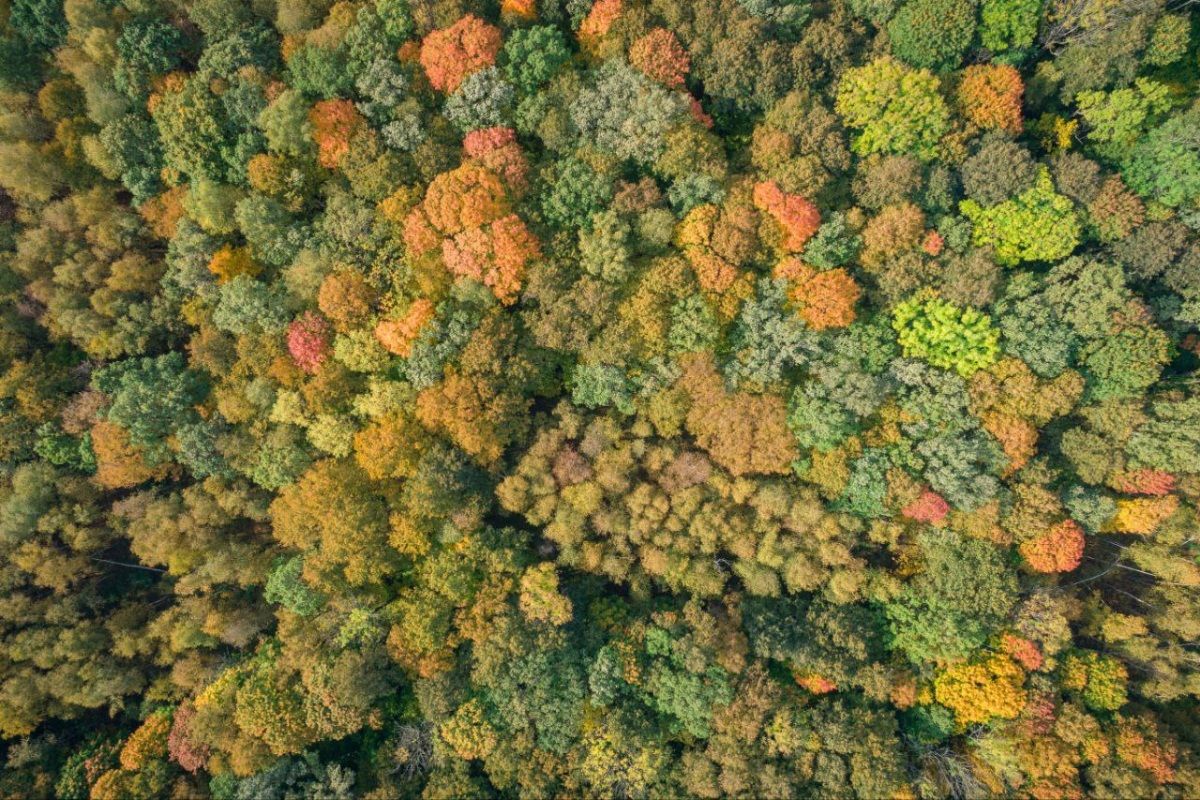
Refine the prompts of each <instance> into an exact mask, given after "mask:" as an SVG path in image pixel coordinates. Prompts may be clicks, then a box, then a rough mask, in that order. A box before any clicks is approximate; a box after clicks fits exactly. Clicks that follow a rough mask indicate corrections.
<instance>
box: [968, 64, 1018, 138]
mask: <svg viewBox="0 0 1200 800" xmlns="http://www.w3.org/2000/svg"><path fill="white" fill-rule="evenodd" d="M1024 90H1025V85H1024V83H1022V81H1021V74H1020V73H1019V72H1017V70H1016V69H1015V68H1014V67H1011V66H1008V65H1005V64H997V65H993V66H988V65H984V64H975V65H972V66H970V67H967V68H966V69H965V70H963V75H962V80H961V81H960V82H959V84H958V103H959V106H960V107H961V108H962V110H963V114H964V115H965V116H966V117H967V119H969V120H970V121H971V122H973V123H975V124H976V125H978V126H979V127H981V128H984V129H997V130H1002V131H1007V132H1009V133H1013V134H1019V133H1020V132H1021V127H1022V122H1021V95H1022V93H1023V92H1024Z"/></svg>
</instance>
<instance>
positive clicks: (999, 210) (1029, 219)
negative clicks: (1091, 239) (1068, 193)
mask: <svg viewBox="0 0 1200 800" xmlns="http://www.w3.org/2000/svg"><path fill="white" fill-rule="evenodd" d="M959 209H960V210H961V211H962V213H963V215H964V216H966V217H967V218H968V219H970V220H971V222H972V223H973V224H974V226H975V227H974V230H973V231H972V234H971V235H972V241H973V242H974V243H975V245H976V246H977V247H992V248H994V249H995V252H996V259H997V260H998V261H999V262H1000V263H1002V264H1007V265H1013V264H1018V263H1020V262H1022V261H1058V260H1060V259H1063V258H1066V257H1067V256H1069V255H1070V254H1071V253H1072V252H1073V251H1074V250H1075V248H1076V247H1077V246H1078V245H1079V235H1080V233H1081V226H1080V224H1079V218H1078V216H1077V215H1076V213H1075V210H1074V206H1073V205H1072V203H1071V201H1070V200H1068V199H1067V198H1066V197H1063V196H1062V195H1060V194H1058V193H1057V192H1055V191H1054V185H1053V183H1052V182H1051V180H1050V174H1049V172H1047V171H1046V170H1045V169H1044V168H1043V169H1042V170H1041V171H1040V172H1039V173H1038V178H1037V181H1036V183H1035V184H1034V186H1033V188H1030V189H1026V190H1025V191H1024V192H1022V193H1021V194H1019V195H1017V196H1016V197H1015V198H1012V199H1010V200H1005V201H1004V202H1003V203H1000V204H998V205H996V206H993V207H991V208H983V207H982V206H980V205H979V204H978V203H976V202H975V201H974V200H964V201H962V203H960V204H959Z"/></svg>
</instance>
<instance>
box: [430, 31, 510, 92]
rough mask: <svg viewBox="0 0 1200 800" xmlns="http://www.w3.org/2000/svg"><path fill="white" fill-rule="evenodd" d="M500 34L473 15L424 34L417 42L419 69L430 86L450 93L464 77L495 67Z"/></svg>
mask: <svg viewBox="0 0 1200 800" xmlns="http://www.w3.org/2000/svg"><path fill="white" fill-rule="evenodd" d="M500 40H501V37H500V30H499V29H498V28H496V27H494V26H492V25H489V24H488V23H486V22H484V21H483V20H481V19H480V18H479V17H476V16H475V15H473V14H467V15H466V16H464V17H462V18H461V19H459V20H458V21H457V22H455V23H454V24H453V25H451V26H449V27H447V28H441V29H439V30H436V31H433V32H431V33H430V34H428V35H427V36H426V37H425V39H424V40H423V41H422V42H421V56H420V58H421V66H422V67H423V68H424V69H425V75H426V76H427V77H428V78H429V83H430V85H432V86H433V88H434V89H437V90H438V91H441V92H453V91H455V90H456V89H458V87H459V84H461V83H462V82H463V80H464V79H465V78H467V76H469V75H471V74H472V73H474V72H478V71H479V70H481V69H483V68H485V67H490V66H492V65H493V64H494V63H496V55H497V53H499V52H500Z"/></svg>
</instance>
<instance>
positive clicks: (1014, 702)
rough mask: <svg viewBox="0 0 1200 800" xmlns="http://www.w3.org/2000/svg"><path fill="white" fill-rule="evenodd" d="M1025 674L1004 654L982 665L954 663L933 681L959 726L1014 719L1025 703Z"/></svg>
mask: <svg viewBox="0 0 1200 800" xmlns="http://www.w3.org/2000/svg"><path fill="white" fill-rule="evenodd" d="M1023 678H1024V673H1023V672H1022V671H1021V668H1020V667H1019V666H1017V664H1016V663H1015V662H1013V661H1012V660H1011V659H1009V658H1007V657H1005V656H1000V655H996V656H992V657H991V658H989V659H988V660H987V661H984V662H982V663H979V664H963V665H956V666H952V667H950V668H949V669H947V670H946V671H945V672H942V673H941V674H940V675H938V677H937V678H936V679H935V680H934V683H933V687H934V689H933V691H934V697H936V698H937V701H938V702H939V703H941V704H942V705H944V706H946V707H947V708H949V709H951V710H952V711H953V712H954V716H955V718H956V719H957V720H958V724H959V726H960V727H966V726H967V725H971V724H980V723H986V722H990V721H991V720H992V719H993V718H995V717H999V718H1002V719H1015V718H1016V717H1017V715H1018V714H1020V713H1021V709H1022V708H1024V706H1025V692H1023V691H1022V690H1021V684H1022V682H1023Z"/></svg>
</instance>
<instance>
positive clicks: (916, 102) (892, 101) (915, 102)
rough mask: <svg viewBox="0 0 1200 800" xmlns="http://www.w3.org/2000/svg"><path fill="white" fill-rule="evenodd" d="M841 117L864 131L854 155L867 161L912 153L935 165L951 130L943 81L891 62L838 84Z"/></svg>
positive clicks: (852, 72)
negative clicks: (874, 156) (866, 157)
mask: <svg viewBox="0 0 1200 800" xmlns="http://www.w3.org/2000/svg"><path fill="white" fill-rule="evenodd" d="M837 111H838V113H839V114H841V115H842V118H843V119H844V120H845V121H846V124H847V125H849V126H850V127H852V128H858V129H860V131H861V132H860V133H859V135H858V136H857V137H855V139H854V150H855V151H856V152H858V153H861V154H864V155H867V154H871V153H911V154H912V155H914V156H917V157H918V158H921V159H924V160H931V159H932V158H933V157H934V154H935V148H936V146H937V143H938V141H939V140H940V139H941V138H942V136H943V135H944V134H945V133H946V131H947V130H948V129H949V124H950V114H949V111H948V110H947V109H946V104H945V102H944V101H943V100H942V96H941V94H940V93H939V92H938V85H937V79H936V78H934V76H933V75H931V74H930V73H929V72H928V71H927V70H923V69H922V70H914V69H910V68H908V67H906V66H904V65H903V64H901V63H899V62H898V61H896V60H894V59H892V58H888V57H884V58H878V59H876V60H875V61H872V62H871V63H870V64H867V65H866V66H862V67H854V68H851V69H848V70H846V72H845V74H844V75H843V76H842V80H841V83H839V84H838V90H837Z"/></svg>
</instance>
